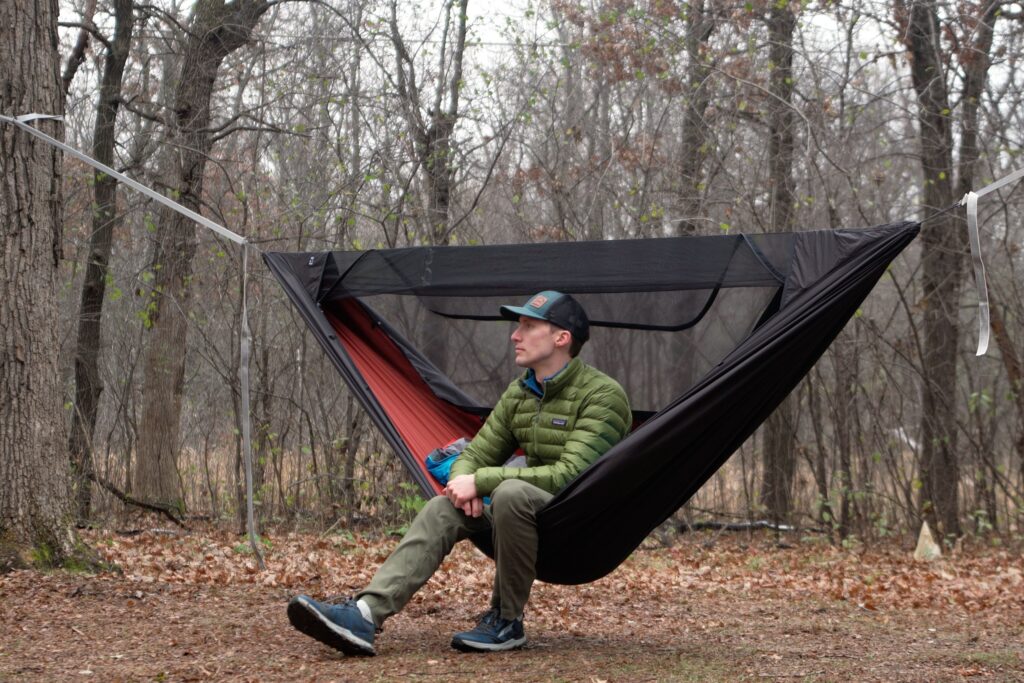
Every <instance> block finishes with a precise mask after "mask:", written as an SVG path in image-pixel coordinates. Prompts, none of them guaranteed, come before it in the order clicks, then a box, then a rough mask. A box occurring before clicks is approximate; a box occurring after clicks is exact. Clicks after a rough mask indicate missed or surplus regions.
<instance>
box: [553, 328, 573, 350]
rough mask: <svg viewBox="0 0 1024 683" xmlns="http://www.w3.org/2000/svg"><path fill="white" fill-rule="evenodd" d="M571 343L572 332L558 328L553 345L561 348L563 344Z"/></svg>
mask: <svg viewBox="0 0 1024 683" xmlns="http://www.w3.org/2000/svg"><path fill="white" fill-rule="evenodd" d="M570 344H572V333H571V332H569V330H558V336H557V337H555V346H557V347H559V348H561V347H563V346H566V347H567V346H569V345H570Z"/></svg>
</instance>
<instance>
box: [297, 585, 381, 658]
mask: <svg viewBox="0 0 1024 683" xmlns="http://www.w3.org/2000/svg"><path fill="white" fill-rule="evenodd" d="M288 621H290V622H291V624H292V626H294V627H295V628H296V629H297V630H298V631H300V632H302V633H304V634H306V635H307V636H309V637H310V638H314V639H316V640H319V641H320V642H321V643H323V644H324V645H327V646H328V647H333V648H334V649H335V650H339V651H340V652H343V653H345V654H346V655H362V656H373V655H376V654H377V651H376V650H374V649H373V645H372V644H370V643H368V642H366V641H365V640H363V639H362V638H360V637H359V636H357V635H356V634H354V633H352V631H349V630H348V629H347V628H342V627H341V626H338V625H337V624H335V623H334V622H332V621H331V620H329V619H327V618H326V617H325V616H324V615H323V614H321V613H320V611H319V610H317V609H316V608H315V607H313V605H311V604H309V602H307V601H306V600H303V599H302V598H299V597H296V598H292V599H291V601H290V602H289V603H288Z"/></svg>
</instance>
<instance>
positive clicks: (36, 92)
mask: <svg viewBox="0 0 1024 683" xmlns="http://www.w3.org/2000/svg"><path fill="white" fill-rule="evenodd" d="M57 14H58V4H57V1H56V0H41V1H37V0H6V1H5V2H3V3H0V113H3V114H4V115H6V116H16V115H20V114H26V113H30V112H38V113H46V114H60V113H62V112H63V106H64V97H63V91H62V90H61V82H60V72H59V58H58V54H57ZM36 125H38V126H40V127H41V128H42V129H44V130H45V131H46V132H47V133H49V134H51V135H54V136H55V137H57V138H61V137H63V130H62V126H61V124H59V123H56V122H53V121H43V122H38V123H37V124H36ZM60 174H61V155H60V153H59V152H58V151H57V150H56V149H55V148H53V147H51V146H49V145H47V144H46V143H44V142H42V141H39V140H36V139H35V138H33V137H31V136H30V135H28V134H27V133H25V132H23V131H20V130H18V129H16V128H15V127H14V126H11V125H5V124H0V230H2V235H3V239H2V242H0V259H2V260H3V278H0V338H2V344H0V547H3V546H6V547H8V548H11V547H13V548H16V549H17V551H16V552H14V553H7V558H6V559H4V558H0V571H3V569H4V568H5V567H8V568H9V566H10V565H11V564H12V558H16V557H19V556H20V557H22V559H24V556H25V552H24V551H25V549H27V548H35V549H36V551H37V554H36V556H35V558H34V559H36V560H43V561H47V562H53V563H56V562H60V561H61V560H63V559H64V558H66V557H68V556H69V555H70V554H71V553H72V552H73V550H74V547H75V537H74V534H73V532H72V528H71V524H70V518H69V512H70V505H69V503H70V489H69V486H68V468H67V457H66V453H65V451H64V449H63V443H64V438H63V434H62V429H61V427H62V425H63V424H64V420H63V416H62V415H61V385H60V375H59V373H58V370H57V356H58V352H59V346H58V340H57V287H58V285H57V266H58V263H59V261H60V243H61V204H62V202H61V187H60Z"/></svg>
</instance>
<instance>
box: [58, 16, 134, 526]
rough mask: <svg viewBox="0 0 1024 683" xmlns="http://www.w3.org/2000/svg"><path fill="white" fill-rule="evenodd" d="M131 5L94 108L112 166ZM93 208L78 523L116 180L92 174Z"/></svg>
mask: <svg viewBox="0 0 1024 683" xmlns="http://www.w3.org/2000/svg"><path fill="white" fill-rule="evenodd" d="M132 4H133V3H132V0H115V3H114V16H115V26H114V38H113V40H111V41H110V43H109V47H108V49H107V55H106V60H105V61H104V64H103V76H102V79H101V82H100V97H99V103H98V104H97V106H96V126H95V130H94V133H93V143H92V155H93V156H94V157H95V158H96V159H97V160H98V161H100V162H102V163H104V164H106V165H107V166H110V167H113V166H114V124H115V121H116V119H117V110H118V107H119V105H120V103H121V79H122V76H123V75H124V65H125V62H126V61H127V59H128V50H129V48H130V47H131V40H132V23H133V18H132ZM93 192H94V195H93V196H94V207H93V214H92V235H91V236H90V238H89V260H88V262H87V263H86V267H85V280H84V281H83V282H82V296H81V305H80V307H79V314H78V341H77V343H76V349H77V350H76V352H75V406H74V411H73V412H72V414H71V438H70V440H69V443H68V448H69V449H70V451H71V467H72V471H73V472H74V473H75V481H74V485H75V508H76V510H75V512H76V514H77V517H78V519H79V520H83V521H84V520H86V519H88V518H89V510H90V503H91V492H92V486H91V481H90V477H91V476H92V474H93V448H92V444H93V433H94V430H95V428H96V413H97V411H98V410H99V402H100V394H101V393H102V392H103V382H102V380H101V379H100V369H99V360H100V348H101V346H100V321H101V319H102V315H103V297H104V294H105V292H106V288H107V264H108V263H109V262H110V250H111V246H112V244H113V235H114V227H115V225H116V224H117V222H118V214H117V181H116V180H115V179H114V178H112V177H110V176H108V175H107V174H105V173H100V172H99V171H97V172H95V173H94V174H93Z"/></svg>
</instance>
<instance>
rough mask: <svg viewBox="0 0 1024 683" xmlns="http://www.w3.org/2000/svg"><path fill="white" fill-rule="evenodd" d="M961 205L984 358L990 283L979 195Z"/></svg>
mask: <svg viewBox="0 0 1024 683" xmlns="http://www.w3.org/2000/svg"><path fill="white" fill-rule="evenodd" d="M960 203H961V204H962V205H964V206H966V207H967V235H968V237H969V238H970V242H971V260H972V261H973V262H974V284H975V285H976V286H977V288H978V352H977V355H979V356H984V355H985V352H986V351H988V338H989V329H990V327H991V326H990V323H989V311H988V283H987V282H986V279H985V262H984V261H982V260H981V237H980V236H979V235H978V194H977V193H976V192H968V193H967V194H966V195H964V198H963V199H962V200H960Z"/></svg>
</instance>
